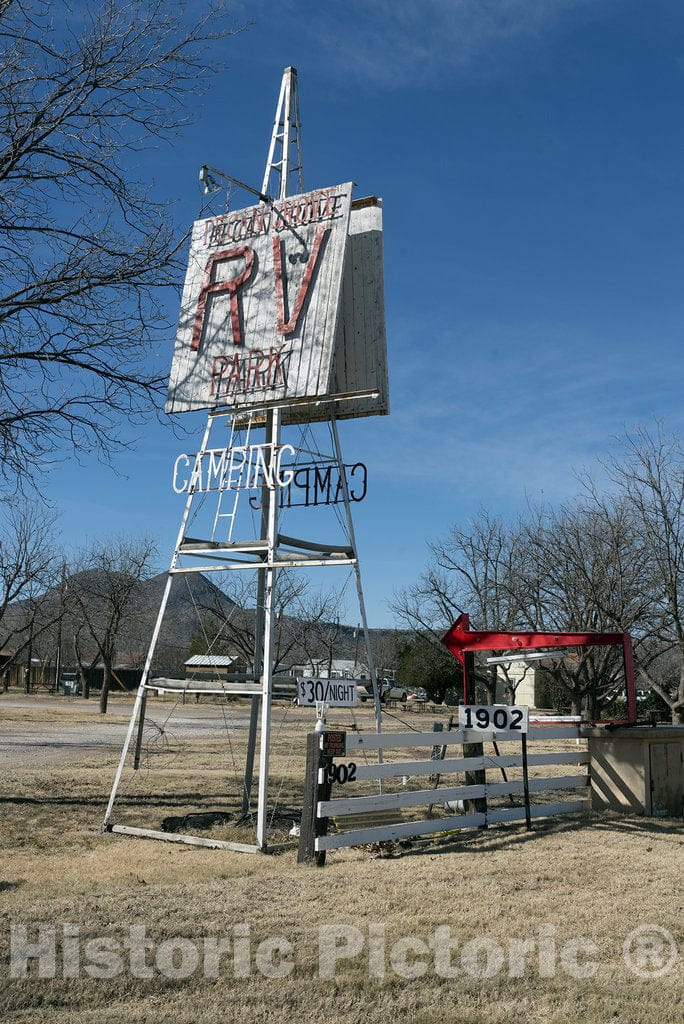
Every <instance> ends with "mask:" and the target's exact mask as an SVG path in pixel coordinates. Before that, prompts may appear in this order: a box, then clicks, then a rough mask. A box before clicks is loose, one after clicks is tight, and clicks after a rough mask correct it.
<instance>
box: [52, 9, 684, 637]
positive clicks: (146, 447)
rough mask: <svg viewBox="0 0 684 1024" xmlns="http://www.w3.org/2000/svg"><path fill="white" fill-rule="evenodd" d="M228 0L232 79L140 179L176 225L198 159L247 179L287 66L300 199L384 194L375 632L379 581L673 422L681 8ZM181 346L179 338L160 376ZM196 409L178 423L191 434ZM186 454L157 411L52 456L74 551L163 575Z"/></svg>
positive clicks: (410, 572) (552, 496)
mask: <svg viewBox="0 0 684 1024" xmlns="http://www.w3.org/2000/svg"><path fill="white" fill-rule="evenodd" d="M233 10H234V13H235V21H236V23H241V22H244V21H247V20H249V21H250V22H251V24H250V25H249V27H247V28H246V29H245V30H244V31H243V32H242V33H240V34H239V35H237V36H236V37H234V38H232V39H230V40H228V41H227V42H226V43H225V48H224V56H225V60H226V62H227V65H228V67H227V69H226V70H225V72H222V73H221V74H220V75H219V76H218V77H217V78H216V79H215V80H213V83H212V86H211V91H210V92H209V94H208V95H206V96H205V97H203V98H202V99H201V101H199V102H198V104H197V106H196V109H195V110H194V111H193V112H192V117H191V121H190V123H189V124H188V125H187V126H186V127H185V128H184V129H183V130H182V131H181V133H180V134H179V136H178V138H177V139H176V140H175V142H174V144H173V146H172V148H171V149H170V150H169V149H165V150H159V151H158V152H156V153H149V154H147V156H146V157H145V163H144V164H141V167H140V168H139V171H138V173H141V174H143V175H145V176H149V177H150V178H153V179H154V180H155V182H156V187H157V189H158V193H159V194H161V195H169V196H170V197H173V198H174V200H175V216H176V219H177V221H178V222H179V224H186V223H189V222H190V221H191V220H192V219H193V218H194V217H195V216H196V215H197V212H198V210H199V205H200V201H201V195H200V191H199V187H198V185H197V181H196V179H197V171H198V169H199V166H200V165H201V164H202V163H208V164H210V165H213V166H216V167H219V168H221V169H223V170H225V171H227V172H228V173H230V174H233V175H235V176H237V177H239V178H242V179H244V180H246V181H248V182H251V183H254V184H255V185H259V184H260V182H261V177H262V174H263V165H264V162H265V158H266V151H267V146H268V141H269V137H270V129H271V122H272V118H273V113H274V108H275V101H276V96H277V90H278V87H279V83H280V76H281V72H282V69H283V67H285V66H286V65H288V64H293V65H294V66H296V67H297V68H298V71H299V85H300V100H301V114H302V121H303V145H304V165H305V184H306V186H307V188H314V187H318V186H325V185H330V184H336V183H338V182H342V181H347V180H349V179H353V180H354V181H355V182H356V183H357V185H358V188H357V192H356V194H357V195H367V194H378V195H381V196H382V197H383V200H384V210H385V261H386V262H385V288H386V305H387V337H388V349H389V363H390V395H391V404H392V412H391V415H390V416H389V417H387V418H375V419H369V420H360V421H356V422H353V423H346V424H343V425H342V441H343V445H344V449H345V455H346V456H347V458H348V460H349V461H356V460H357V459H360V460H363V461H365V462H366V463H367V464H368V468H369V493H368V497H367V499H366V501H365V502H364V503H363V504H361V505H358V506H357V507H356V510H355V523H356V528H357V533H358V541H359V548H360V554H361V559H362V569H363V574H364V586H365V590H366V595H367V601H368V606H369V613H370V620H371V624H372V625H386V624H389V623H390V622H391V620H392V616H391V612H390V610H389V607H388V600H389V599H391V596H392V592H393V590H394V589H395V588H399V587H401V586H404V585H407V584H409V583H411V582H412V581H413V580H414V579H415V578H416V576H417V575H418V574H419V573H420V571H421V569H422V568H423V566H424V564H425V561H426V557H427V549H426V541H427V540H428V539H430V538H434V537H436V536H439V535H440V534H443V533H444V531H445V530H446V529H447V527H448V526H449V524H450V523H452V522H455V521H460V522H463V521H464V520H465V519H467V518H468V517H469V516H471V515H473V514H475V513H477V511H478V509H480V508H487V509H488V510H489V511H491V512H492V513H498V514H501V515H503V516H505V517H506V516H515V515H516V514H517V513H518V511H519V510H520V509H521V508H523V507H524V505H525V503H526V502H527V501H528V500H531V501H539V500H546V501H550V502H560V501H562V500H563V499H565V498H568V497H570V496H572V494H574V493H576V491H577V490H578V486H577V482H576V473H577V472H578V471H581V470H583V469H587V468H589V469H595V468H596V467H597V460H598V459H599V458H600V457H601V455H603V454H605V453H606V452H607V451H609V450H615V444H616V442H615V438H616V436H617V435H619V434H621V433H622V432H623V431H624V430H625V429H631V428H633V427H634V426H635V425H637V424H638V423H647V422H649V421H651V420H652V418H653V417H654V416H658V417H663V418H664V419H665V422H666V424H667V426H668V427H670V428H671V429H675V430H679V431H681V430H682V428H683V426H684V422H683V421H684V413H683V411H682V408H683V403H682V400H681V392H682V379H681V378H682V374H681V356H680V349H681V341H682V325H683V324H684V291H683V289H682V277H683V274H682V271H683V269H684V267H683V260H682V235H683V232H682V227H683V224H682V219H683V215H682V194H683V188H682V186H683V171H682V168H683V167H684V141H683V140H684V135H683V133H682V111H683V101H684V7H683V6H682V5H681V3H679V2H676V0H651V2H650V3H645V2H643V0H642V2H636V0H536V2H533V0H488V2H487V0H411V2H409V0H395V2H389V0H375V2H373V3H364V2H361V0H351V2H347V3H345V4H338V3H317V4H313V3H309V2H308V0H305V2H297V3H295V2H287V0H286V2H280V3H277V4H276V3H270V2H265V0H250V2H249V3H236V4H235V5H234V6H233ZM234 205H236V206H237V205H249V200H248V198H247V197H238V196H237V195H236V196H235V199H234ZM172 347H173V338H172V337H171V336H169V339H168V343H167V344H166V346H165V348H164V351H163V352H162V353H160V360H161V361H162V363H163V364H164V365H168V366H169V367H170V363H171V354H172ZM203 421H204V417H203V416H201V415H199V416H196V417H187V416H184V417H182V425H183V427H186V426H187V427H192V429H193V431H194V432H196V434H197V435H199V433H200V431H201V429H202V426H203ZM122 430H123V431H124V432H125V430H126V427H125V425H123V426H122ZM198 442H199V437H197V443H198ZM183 450H185V451H188V450H189V451H193V450H195V447H193V441H191V440H188V439H183V440H179V439H178V438H177V437H175V436H174V433H173V430H172V426H171V424H169V423H165V422H162V423H161V424H158V423H154V422H153V423H152V424H150V426H149V428H148V429H147V430H146V431H145V432H144V435H143V437H142V438H141V440H140V441H139V442H138V443H137V444H136V447H135V450H134V451H133V452H131V453H129V454H124V455H122V456H120V457H118V458H117V461H116V469H117V473H114V472H112V471H111V470H109V469H107V468H106V467H103V466H101V465H100V464H99V463H98V462H97V461H96V460H94V459H93V460H88V459H86V460H83V461H82V463H81V464H80V465H77V464H75V463H74V462H73V461H66V462H65V463H63V464H62V465H61V466H59V467H58V468H57V469H55V470H54V471H53V472H52V473H51V475H50V477H49V479H48V484H47V490H48V496H49V497H50V498H51V499H52V500H53V501H54V503H55V505H56V506H57V508H58V509H60V510H61V512H62V519H61V532H62V536H63V539H64V541H65V543H67V544H69V545H75V544H78V543H80V542H82V541H83V539H84V538H86V537H92V538H95V537H97V536H100V535H102V534H104V533H106V532H107V531H110V530H117V531H126V532H131V533H134V534H139V533H152V534H154V535H156V536H157V538H158V544H159V548H160V552H161V555H160V559H161V560H160V568H162V567H163V566H164V564H165V563H166V562H167V560H168V558H169V557H170V554H171V549H172V546H173V541H174V539H175V533H176V530H177V526H178V520H179V517H180V514H181V508H182V504H181V503H182V499H181V498H180V497H179V496H177V495H174V494H173V492H172V489H171V472H172V464H173V460H174V459H175V457H176V455H177V454H178V453H179V452H180V451H183ZM308 514H309V515H311V516H316V512H315V511H310V512H309V513H308ZM348 618H349V620H350V621H353V620H354V618H355V612H354V611H352V610H350V611H349V614H348Z"/></svg>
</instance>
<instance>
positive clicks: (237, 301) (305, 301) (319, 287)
mask: <svg viewBox="0 0 684 1024" xmlns="http://www.w3.org/2000/svg"><path fill="white" fill-rule="evenodd" d="M351 192H352V185H351V183H347V184H344V185H337V186H335V187H333V188H326V189H318V190H316V191H314V192H308V193H305V194H303V195H299V196H292V197H289V198H287V199H284V200H282V201H279V202H272V203H260V204H258V205H257V206H252V207H249V208H248V209H245V210H237V211H233V212H231V213H226V214H223V215H222V216H220V217H211V218H208V219H204V220H198V221H196V222H195V224H194V225H193V230H192V240H191V244H190V255H189V261H188V270H187V274H186V278H185V286H184V289H183V298H182V302H181V314H180V322H179V327H178V333H177V336H176V346H175V351H174V358H173V365H172V368H171V377H170V381H169V392H168V400H167V403H166V411H167V412H187V411H192V410H196V409H207V408H208V409H211V408H229V409H237V410H239V409H245V410H247V409H259V408H268V407H269V406H272V405H275V404H279V405H285V406H286V409H285V412H284V416H283V419H284V422H286V423H287V422H290V423H292V422H300V421H304V420H307V421H308V420H311V419H325V418H327V416H328V415H329V414H328V413H327V411H325V409H321V408H320V407H318V408H316V406H312V405H311V404H310V403H311V402H316V401H319V402H320V401H321V400H326V399H330V400H332V399H333V398H334V397H336V396H337V397H338V398H339V397H344V399H345V401H343V402H340V404H339V407H338V408H337V409H336V416H337V417H338V418H345V417H349V416H364V415H376V414H383V413H387V412H388V411H389V409H388V401H387V368H386V355H385V320H384V297H383V286H382V209H381V205H380V201H379V200H377V199H372V200H361V201H359V202H356V203H354V204H352V201H351Z"/></svg>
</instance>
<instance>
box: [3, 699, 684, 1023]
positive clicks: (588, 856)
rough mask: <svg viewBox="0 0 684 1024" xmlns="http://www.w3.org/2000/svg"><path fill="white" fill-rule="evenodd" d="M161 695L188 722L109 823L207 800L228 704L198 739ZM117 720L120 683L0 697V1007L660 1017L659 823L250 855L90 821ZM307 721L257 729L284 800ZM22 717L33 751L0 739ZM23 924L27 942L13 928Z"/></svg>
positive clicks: (260, 1015)
mask: <svg viewBox="0 0 684 1024" xmlns="http://www.w3.org/2000/svg"><path fill="white" fill-rule="evenodd" d="M163 712H164V709H163V708H161V707H160V708H157V709H156V711H155V712H154V714H153V716H152V717H153V718H155V720H156V721H157V723H158V722H160V721H163ZM181 712H182V716H185V718H186V719H188V720H190V721H195V724H194V726H192V725H187V726H181V728H180V730H178V731H176V732H175V733H174V738H175V739H176V740H178V738H179V737H180V740H182V742H178V745H177V747H175V746H174V745H173V744H168V745H166V746H165V747H164V748H163V749H161V750H158V749H157V748H156V747H154V748H151V751H148V754H149V756H148V761H147V768H146V771H145V772H144V773H142V776H141V783H140V786H139V788H138V789H136V790H128V791H127V792H125V793H124V794H123V797H122V801H121V809H120V812H118V813H120V814H121V815H122V819H123V818H125V819H126V820H128V817H129V816H130V819H131V820H133V819H134V818H135V819H136V820H138V821H139V823H142V824H145V823H147V824H150V823H152V822H151V820H150V819H154V820H155V821H156V820H157V819H156V818H155V815H157V816H158V815H159V814H161V813H168V814H171V813H177V812H179V811H181V810H182V811H183V812H184V813H185V812H186V811H187V809H189V808H191V807H193V806H195V805H197V804H198V803H199V804H200V805H201V806H204V807H209V806H217V804H220V802H221V798H222V794H224V793H225V790H226V778H227V775H228V774H230V773H229V772H228V771H227V768H226V765H227V762H228V761H229V760H230V757H229V753H228V750H229V748H228V746H227V745H226V737H227V736H228V735H229V734H230V733H231V729H233V728H235V729H236V728H237V723H238V720H239V719H240V715H239V714H235V715H234V716H233V717H232V720H231V723H229V725H228V727H227V728H226V729H224V730H222V731H219V732H217V734H216V736H210V734H209V727H208V726H207V725H206V721H205V724H204V725H202V726H198V725H197V721H198V720H205V719H210V718H211V715H210V714H209V711H208V709H206V708H204V709H203V708H202V706H201V705H200V706H199V708H198V709H195V708H192V709H187V708H184V709H181ZM244 717H245V716H244V715H242V718H243V720H244ZM126 719H127V708H126V706H125V701H123V700H122V702H121V704H120V705H116V706H115V707H114V714H113V716H112V718H111V719H109V721H108V722H106V721H105V722H102V721H101V720H100V719H99V717H98V716H97V715H94V714H93V713H92V711H90V710H88V709H84V703H83V702H77V701H74V702H73V703H71V704H70V706H69V707H68V708H66V707H64V706H62V707H54V706H53V705H51V704H50V703H49V702H42V703H41V702H40V701H38V702H36V704H35V706H33V707H28V706H25V705H22V704H21V702H20V704H19V706H13V707H11V706H10V704H9V703H7V704H5V705H3V703H2V698H0V753H2V752H4V754H5V756H4V759H3V761H2V764H1V774H0V918H1V921H0V977H1V978H2V983H1V984H0V1017H1V1018H2V1019H4V1020H11V1021H22V1022H23V1021H31V1022H67V1021H68V1022H77V1024H78V1022H85V1021H88V1022H97V1024H100V1022H101V1024H105V1022H114V1021H116V1022H117V1024H119V1022H121V1021H122V1020H125V1021H126V1022H129V1024H137V1022H147V1021H167V1020H168V1021H174V1022H178V1024H186V1022H187V1024H190V1022H192V1024H195V1022H198V1021H201V1022H205V1021H206V1022H215V1021H226V1022H228V1021H230V1022H233V1021H267V1020H268V1021H271V1020H280V1021H291V1020H292V1021H297V1022H302V1024H308V1022H313V1021H325V1022H327V1021H331V1022H332V1021H335V1022H338V1021H344V1022H345V1024H353V1022H357V1021H358V1022H361V1021H364V1022H369V1024H376V1022H383V1024H384V1022H389V1021H394V1020H396V1019H397V1018H398V1017H400V1016H401V1017H405V1018H406V1019H410V1020H411V1021H412V1022H415V1024H431V1022H437V1021H439V1022H444V1021H447V1022H451V1021H454V1022H456V1021H458V1022H468V1024H485V1022H486V1024H498V1022H504V1021H505V1022H509V1021H512V1020H517V1019H522V1020H525V1021H534V1022H536V1021H540V1022H541V1021H548V1022H552V1024H556V1022H558V1024H560V1022H563V1024H565V1022H567V1021H578V1022H579V1021H583V1022H590V1024H591V1022H599V1021H601V1022H604V1021H606V1022H607V1021H610V1022H618V1024H623V1022H624V1024H628V1022H629V1024H631V1022H646V1021H648V1022H651V1021H653V1022H658V1024H674V1022H675V1021H676V1022H680V1021H681V1020H682V1019H683V1018H684V985H683V983H682V982H683V980H684V978H683V968H682V959H681V952H682V951H684V946H683V941H684V928H683V921H684V914H683V910H684V884H683V872H684V833H683V829H682V821H681V820H680V821H667V820H658V821H655V820H649V819H645V818H638V817H603V818H599V817H596V816H590V815H586V816H577V817H572V818H570V817H568V818H566V819H559V820H557V821H556V822H554V823H550V824H546V825H544V824H542V823H537V824H535V826H534V829H533V831H532V832H529V833H527V832H525V831H524V829H521V828H519V827H514V826H503V827H499V828H492V829H490V830H488V831H486V832H469V833H466V832H464V833H460V834H456V835H450V836H448V837H442V838H441V839H435V840H431V841H429V842H425V843H415V844H414V845H413V846H411V847H408V848H405V849H402V848H400V847H398V846H392V847H390V848H389V849H387V850H379V849H378V848H360V849H355V850H347V851H341V852H335V853H333V854H331V855H329V858H328V863H327V865H326V867H325V868H314V867H298V866H297V865H296V863H295V853H294V852H293V851H287V852H284V853H282V854H279V855H271V856H263V855H253V856H250V855H245V854H237V853H230V852H225V851H217V850H207V849H196V848H191V847H177V846H171V845H167V844H165V843H159V842H154V841H152V840H141V839H131V838H126V837H122V836H113V835H102V834H100V832H99V826H100V823H101V820H102V816H103V812H104V807H105V804H106V801H107V796H108V793H109V789H110V785H111V779H112V777H113V774H114V769H115V764H116V749H115V747H116V745H117V743H118V739H117V736H115V735H114V734H113V733H112V732H111V730H121V729H123V727H124V726H125V722H126ZM417 719H418V716H416V719H415V720H414V719H411V724H413V725H414V726H415V724H416V721H417ZM427 721H428V720H427V719H425V722H427ZM310 724H311V723H310V720H307V719H303V718H301V717H299V716H298V715H297V714H293V715H292V716H291V717H286V716H283V719H282V720H281V721H280V722H279V729H278V730H276V735H275V737H274V739H275V756H274V763H275V765H276V766H277V768H278V770H279V771H280V772H281V774H282V784H279V788H280V794H279V795H280V796H281V797H282V798H283V801H284V803H285V804H287V803H288V802H290V803H292V804H293V805H294V804H296V802H297V800H298V794H300V792H301V756H300V753H301V750H302V749H303V736H304V735H305V732H306V729H307V728H309V727H310ZM423 724H424V723H423V720H421V721H420V725H421V726H423ZM224 725H225V723H224ZM397 727H398V726H397ZM426 727H427V728H429V727H430V726H429V724H427V726H426ZM107 730H109V732H107ZM184 730H185V731H184ZM32 735H34V736H35V738H36V740H37V745H38V744H42V745H43V746H42V747H40V750H43V753H42V754H41V753H40V752H39V751H38V752H36V753H35V756H34V759H33V760H31V759H28V758H26V757H24V756H22V757H18V758H16V759H15V758H13V756H12V752H13V751H14V750H16V749H17V747H18V746H21V747H22V749H23V748H24V747H26V746H28V748H29V749H30V748H31V737H32ZM78 735H82V737H83V740H82V742H78V741H77V736H78ZM232 735H233V746H236V745H237V742H236V739H235V735H236V734H235V732H233V733H232ZM19 736H20V738H21V744H19V743H18V741H17V737H19ZM65 736H66V737H67V740H66V741H65V740H64V737H65ZM107 737H109V738H107ZM65 742H66V746H60V744H61V743H65ZM50 743H52V744H53V746H52V747H50V746H49V744H50ZM45 744H47V745H48V746H47V747H46V746H45ZM45 749H48V750H51V751H52V753H51V754H50V755H49V756H48V758H47V760H46V759H45V756H44V751H45ZM155 751H156V752H155ZM234 753H236V751H235V750H234ZM181 755H182V756H181ZM293 755H296V756H293ZM155 767H156V768H158V769H159V771H158V772H156V773H155V772H154V771H153V769H154V768H155ZM143 819H144V820H143ZM40 927H42V929H43V932H42V942H43V957H42V960H41V961H40V962H39V961H38V958H37V955H36V954H37V950H36V949H33V950H31V949H30V948H29V945H30V944H31V943H33V944H34V945H35V943H36V942H37V941H38V937H39V928H40ZM51 928H53V929H54V931H51V930H50V929H51ZM135 929H137V931H136V930H135ZM143 930H144V934H143ZM27 944H29V945H27ZM675 947H678V949H679V954H677V959H676V960H673V953H674V949H675ZM31 953H33V954H34V956H33V959H31ZM53 953H54V958H53V957H52V954H53ZM10 954H11V960H10ZM53 959H54V962H53ZM25 965H28V966H27V967H26V970H25V971H24V968H25ZM23 973H26V974H27V976H26V977H22V976H21V975H22V974H23ZM98 974H99V975H106V976H98ZM40 975H42V976H40Z"/></svg>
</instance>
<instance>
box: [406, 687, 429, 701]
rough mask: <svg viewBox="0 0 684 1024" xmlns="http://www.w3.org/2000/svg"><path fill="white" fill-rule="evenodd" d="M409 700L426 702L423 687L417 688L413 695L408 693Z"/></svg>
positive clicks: (425, 692)
mask: <svg viewBox="0 0 684 1024" xmlns="http://www.w3.org/2000/svg"><path fill="white" fill-rule="evenodd" d="M408 699H409V700H417V701H422V702H424V701H426V700H427V699H428V693H427V690H426V689H425V687H424V686H418V687H417V688H416V689H415V690H414V691H413V693H409V695H408Z"/></svg>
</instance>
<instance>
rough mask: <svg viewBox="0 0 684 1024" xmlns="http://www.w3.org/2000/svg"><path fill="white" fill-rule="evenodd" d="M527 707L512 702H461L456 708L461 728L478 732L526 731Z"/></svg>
mask: <svg viewBox="0 0 684 1024" xmlns="http://www.w3.org/2000/svg"><path fill="white" fill-rule="evenodd" d="M529 710H530V709H529V708H528V707H527V706H526V705H525V706H516V705H513V704H463V705H461V707H459V709H458V724H459V727H460V728H461V729H475V730H477V731H479V732H491V731H492V730H494V731H496V732H518V733H520V734H522V733H526V732H527V730H528V727H529Z"/></svg>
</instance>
